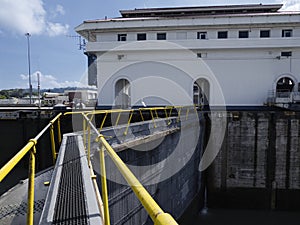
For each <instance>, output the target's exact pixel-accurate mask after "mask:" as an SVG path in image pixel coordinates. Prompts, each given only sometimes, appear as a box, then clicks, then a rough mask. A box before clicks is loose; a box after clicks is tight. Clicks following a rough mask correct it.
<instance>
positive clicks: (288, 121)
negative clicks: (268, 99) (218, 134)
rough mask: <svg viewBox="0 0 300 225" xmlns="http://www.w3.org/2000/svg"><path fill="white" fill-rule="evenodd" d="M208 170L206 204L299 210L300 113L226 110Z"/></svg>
mask: <svg viewBox="0 0 300 225" xmlns="http://www.w3.org/2000/svg"><path fill="white" fill-rule="evenodd" d="M227 119H228V126H227V130H226V136H225V139H224V141H223V145H222V149H221V151H220V153H219V154H218V156H217V158H216V160H215V162H214V164H213V165H212V166H211V167H210V170H209V172H208V184H207V187H208V203H209V206H211V207H217V206H221V207H238V208H241V207H247V208H249V207H250V208H278V209H300V142H299V132H300V113H299V112H280V111H279V112H278V111H277V112H271V111H263V112H247V111H242V112H229V113H228V118H227Z"/></svg>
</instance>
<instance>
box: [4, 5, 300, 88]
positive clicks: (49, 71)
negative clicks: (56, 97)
mask: <svg viewBox="0 0 300 225" xmlns="http://www.w3.org/2000/svg"><path fill="white" fill-rule="evenodd" d="M244 3H245V4H246V3H249V4H257V3H264V4H270V3H284V4H285V6H284V10H299V11H300V0H256V1H255V0H185V1H180V0H106V1H104V0H76V1H70V0H0V5H1V8H0V89H9V88H27V87H28V62H27V39H26V36H25V33H27V32H29V33H30V34H31V37H30V46H31V74H32V85H33V88H36V87H37V81H36V72H37V71H38V72H39V73H40V74H41V88H53V87H67V86H78V85H79V82H80V80H81V78H82V76H83V75H84V74H85V72H86V69H87V59H86V56H85V55H84V54H83V51H80V50H78V45H77V44H78V41H77V40H76V38H71V37H67V36H68V35H69V36H70V35H71V36H72V35H77V34H76V33H75V31H74V27H76V26H78V25H79V24H81V23H82V22H83V21H84V20H89V19H98V18H104V17H105V16H107V17H118V16H120V14H119V10H120V9H134V8H143V7H148V8H149V7H167V6H197V5H228V4H244Z"/></svg>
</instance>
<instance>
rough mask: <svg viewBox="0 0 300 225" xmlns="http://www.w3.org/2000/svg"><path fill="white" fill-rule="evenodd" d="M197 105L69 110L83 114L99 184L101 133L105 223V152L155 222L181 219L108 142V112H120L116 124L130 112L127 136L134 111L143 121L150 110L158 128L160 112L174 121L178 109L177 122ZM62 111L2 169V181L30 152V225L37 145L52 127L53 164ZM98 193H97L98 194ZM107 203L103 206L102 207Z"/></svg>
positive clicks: (87, 145)
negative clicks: (94, 145) (97, 119)
mask: <svg viewBox="0 0 300 225" xmlns="http://www.w3.org/2000/svg"><path fill="white" fill-rule="evenodd" d="M191 108H193V109H194V110H195V111H196V107H195V106H192V107H191V106H168V107H156V108H140V109H129V110H123V109H112V110H97V111H96V110H94V111H81V112H67V113H65V114H64V116H65V115H70V114H71V115H73V114H78V115H82V117H83V140H84V145H85V148H86V151H87V158H88V165H89V167H90V169H91V178H92V179H93V180H94V185H95V186H97V183H96V182H95V179H94V178H95V177H96V176H95V175H94V172H93V170H92V166H91V129H92V130H93V131H94V132H95V134H96V135H97V142H100V143H101V149H100V151H99V156H100V165H101V168H100V169H101V174H102V177H101V184H102V199H103V202H102V201H101V199H100V196H98V197H97V198H99V199H98V200H97V202H98V204H99V209H100V211H101V212H102V211H104V212H102V214H104V223H105V225H109V224H110V218H109V210H108V192H107V184H106V170H105V158H104V152H105V151H106V152H107V153H108V155H109V156H110V157H111V159H112V160H113V162H114V163H115V165H116V166H117V168H118V170H119V171H120V172H121V174H122V175H123V177H124V178H125V180H126V181H127V183H128V184H129V185H130V187H131V188H132V190H133V191H134V193H135V194H136V196H137V198H138V199H139V201H140V202H141V203H142V205H143V206H144V208H145V209H146V211H147V212H148V214H149V216H150V217H151V219H152V220H153V222H154V224H155V225H163V224H164V225H175V224H177V222H176V221H175V220H174V219H173V217H172V216H171V215H169V214H168V213H165V212H164V211H163V210H162V209H161V208H160V207H159V205H158V204H157V203H156V202H155V201H154V199H153V198H152V197H151V195H150V194H149V193H148V192H147V190H146V189H145V188H144V187H143V185H142V184H141V183H140V182H139V181H138V179H137V178H136V177H135V176H134V174H133V173H132V172H131V171H130V170H129V169H128V167H127V166H126V165H125V163H124V162H123V161H122V160H121V158H120V157H119V156H118V155H117V154H116V152H115V151H114V150H113V148H112V147H111V146H110V145H109V143H108V142H107V141H106V139H105V138H104V136H103V135H102V134H101V133H100V132H101V130H102V128H103V127H104V125H105V122H106V119H107V116H108V114H117V117H116V121H115V122H114V124H111V125H114V126H117V125H119V121H120V117H121V114H122V113H123V114H124V113H128V114H129V116H128V120H127V122H126V129H125V131H124V135H125V136H126V135H127V132H128V129H129V126H130V124H131V120H132V117H133V114H134V112H138V113H139V114H140V117H141V120H142V121H145V118H144V115H143V112H145V111H148V112H149V113H150V119H151V120H152V122H153V124H154V127H156V123H155V119H157V118H159V114H158V111H162V112H164V117H165V118H167V119H168V120H169V121H170V117H171V116H172V113H173V111H175V110H177V121H179V120H180V119H181V116H182V114H183V113H182V111H184V110H185V112H186V114H185V119H186V120H187V119H188V116H189V113H190V111H191ZM98 114H103V115H104V117H103V120H102V122H101V125H100V128H99V129H97V128H96V127H95V126H94V125H93V123H92V119H93V118H94V116H95V115H98ZM61 116H62V113H59V114H58V115H57V116H56V117H55V118H54V119H52V120H51V121H50V122H49V124H48V125H47V126H46V127H45V128H44V129H43V130H42V131H41V132H40V133H39V134H38V135H37V136H36V137H35V138H33V139H30V140H29V141H28V143H27V144H26V145H25V146H24V147H23V148H22V149H21V150H20V151H19V152H18V153H17V154H16V155H15V156H14V157H13V158H12V159H11V160H9V161H8V162H7V163H6V164H5V165H4V166H3V167H2V168H1V169H0V182H1V181H2V180H3V179H4V178H5V177H6V176H7V175H8V174H9V173H10V172H11V170H12V169H13V168H14V167H15V166H16V165H17V164H18V162H20V160H21V159H22V158H23V157H24V156H25V155H26V154H27V153H28V152H29V153H30V158H29V182H28V209H27V223H26V224H27V225H32V224H33V212H34V177H35V154H36V145H37V143H38V140H39V138H40V137H41V136H42V135H43V134H44V133H45V132H46V131H47V130H48V129H49V131H50V140H51V152H52V157H53V163H55V161H56V156H57V153H56V149H55V140H58V142H59V144H60V143H61V128H60V118H61ZM55 122H56V123H57V139H55V131H54V125H55ZM96 194H97V193H96ZM102 206H103V208H102Z"/></svg>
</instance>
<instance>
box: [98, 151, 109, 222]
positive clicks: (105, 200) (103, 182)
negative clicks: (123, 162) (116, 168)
mask: <svg viewBox="0 0 300 225" xmlns="http://www.w3.org/2000/svg"><path fill="white" fill-rule="evenodd" d="M99 158H100V172H101V185H102V198H103V205H104V224H105V225H110V218H109V207H108V191H107V183H106V169H105V156H104V146H103V145H102V146H101V149H100V150H99Z"/></svg>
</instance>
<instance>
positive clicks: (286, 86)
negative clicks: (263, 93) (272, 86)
mask: <svg viewBox="0 0 300 225" xmlns="http://www.w3.org/2000/svg"><path fill="white" fill-rule="evenodd" d="M294 86H295V83H294V81H293V80H292V79H291V78H289V77H282V78H280V79H279V80H278V81H277V83H276V96H277V97H285V96H289V94H290V93H291V92H292V91H293V89H294Z"/></svg>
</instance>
